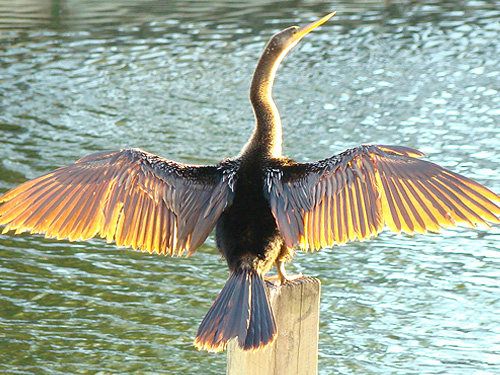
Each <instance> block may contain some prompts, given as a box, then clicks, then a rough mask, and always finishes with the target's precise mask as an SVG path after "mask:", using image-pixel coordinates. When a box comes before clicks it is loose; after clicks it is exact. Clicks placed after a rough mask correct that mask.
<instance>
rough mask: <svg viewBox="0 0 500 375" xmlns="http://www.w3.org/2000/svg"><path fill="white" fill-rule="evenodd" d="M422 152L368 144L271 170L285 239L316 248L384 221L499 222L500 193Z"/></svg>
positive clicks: (415, 225) (361, 234)
mask: <svg viewBox="0 0 500 375" xmlns="http://www.w3.org/2000/svg"><path fill="white" fill-rule="evenodd" d="M422 156H424V155H423V154H422V153H421V152H419V151H417V150H413V149H410V148H406V147H398V146H380V145H379V146H375V145H365V146H360V147H356V148H353V149H349V150H347V151H345V152H343V153H341V154H339V155H335V156H333V157H331V158H328V159H325V160H322V161H319V162H315V163H289V164H288V165H284V166H277V167H276V168H270V169H269V170H268V171H267V178H266V192H267V194H269V200H270V205H271V211H272V213H273V215H274V217H275V218H276V222H277V224H278V228H279V230H280V232H281V234H282V235H283V238H284V239H285V244H286V245H287V246H288V247H290V248H292V247H295V246H297V245H299V246H300V247H301V248H302V249H304V250H307V249H310V250H315V249H319V248H321V247H325V246H333V245H334V244H341V243H345V242H348V241H354V240H356V239H357V240H360V241H362V240H364V239H368V238H370V237H373V236H376V235H377V234H378V232H380V231H381V230H382V229H383V228H384V226H387V227H388V228H389V229H390V230H392V231H393V232H406V233H409V234H413V233H424V232H426V231H432V232H437V231H438V230H439V228H441V227H454V226H456V225H457V224H464V225H467V226H470V227H475V226H476V225H477V224H481V225H484V226H488V222H491V223H496V224H498V223H500V220H499V219H498V217H497V216H495V215H500V207H499V206H498V205H497V204H498V203H499V202H500V196H498V195H497V194H495V193H493V192H492V191H490V190H488V189H487V188H485V187H484V186H482V185H480V184H478V183H477V182H475V181H473V180H471V179H469V178H467V177H464V176H461V175H459V174H457V173H454V172H452V171H450V170H447V169H445V168H442V167H440V166H438V165H436V164H434V163H430V162H428V161H424V160H421V159H419V158H420V157H422ZM495 202H496V204H495Z"/></svg>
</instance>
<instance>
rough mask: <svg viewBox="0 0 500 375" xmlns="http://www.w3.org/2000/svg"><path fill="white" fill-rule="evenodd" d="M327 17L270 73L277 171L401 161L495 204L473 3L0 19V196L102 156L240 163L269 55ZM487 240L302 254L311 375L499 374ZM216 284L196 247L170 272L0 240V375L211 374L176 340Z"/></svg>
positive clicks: (52, 245) (17, 4)
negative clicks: (293, 164)
mask: <svg viewBox="0 0 500 375" xmlns="http://www.w3.org/2000/svg"><path fill="white" fill-rule="evenodd" d="M332 10H337V11H338V15H337V16H335V17H334V18H333V19H332V20H331V21H329V22H328V23H327V24H325V25H323V26H321V28H319V29H318V30H315V32H314V33H312V34H311V35H308V36H307V38H306V39H304V40H303V42H301V44H300V45H299V46H298V47H297V48H296V49H295V50H294V51H292V52H291V53H290V55H289V56H287V58H286V59H285V61H284V64H283V66H282V67H281V69H280V71H279V72H278V78H277V83H276V86H275V90H274V91H275V97H276V101H277V103H278V105H279V107H280V110H281V112H282V115H283V123H284V146H285V151H286V153H287V154H288V155H289V156H291V157H293V158H295V159H297V160H301V161H312V160H318V159H322V158H325V157H328V156H330V155H332V154H334V153H337V152H340V151H342V150H344V149H345V148H347V147H352V146H355V145H358V144H361V143H381V144H401V145H406V146H410V147H415V148H418V149H420V150H422V151H424V152H426V153H427V154H428V155H429V157H430V159H431V160H432V161H434V162H437V163H439V164H441V165H443V166H446V167H448V168H451V169H453V170H454V171H457V172H459V173H463V174H465V175H467V176H469V177H472V178H474V179H476V180H478V181H479V182H481V183H484V184H486V185H487V186H488V187H490V188H491V189H492V190H494V191H496V192H500V177H499V173H498V171H499V170H500V151H499V149H500V95H499V92H500V57H499V53H498V51H500V3H499V2H496V1H479V0H478V1H463V2H454V1H437V0H434V1H431V0H427V1H419V2H417V1H394V2H390V1H384V2H382V1H349V2H347V1H346V2H343V1H338V2H331V3H330V4H328V3H326V2H320V1H308V2H292V1H290V2H289V1H280V2H266V1H261V2H252V1H225V2H222V1H221V2H218V1H214V2H202V1H191V2H189V1H176V2H162V1H148V2H145V1H114V2H99V1H52V2H50V1H34V0H32V1H28V0H22V1H2V0H0V192H5V191H6V190H8V189H10V188H12V187H14V186H16V185H18V184H19V183H21V182H23V181H25V180H26V179H29V178H33V177H36V176H38V175H40V174H42V173H43V172H46V171H49V170H52V169H55V168H57V167H59V166H63V165H67V164H69V163H72V162H73V161H75V160H77V159H78V158H80V157H82V156H84V155H86V154H88V153H91V152H94V151H98V150H106V149H117V148H121V147H140V148H143V149H145V150H147V151H150V152H153V153H157V154H159V155H162V156H164V157H167V158H170V159H174V160H178V161H184V162H189V163H214V162H216V161H217V160H219V158H222V157H226V156H231V155H234V154H236V153H238V151H239V149H240V148H241V147H242V146H243V144H244V143H245V142H246V140H247V138H248V136H249V135H250V133H251V130H252V127H253V118H252V111H251V108H250V106H249V103H248V99H247V97H248V88H249V81H250V78H251V74H252V72H253V68H254V66H255V63H256V60H257V58H258V57H259V54H260V52H261V50H262V48H263V46H264V44H265V42H266V41H267V39H268V38H269V37H270V35H271V34H272V33H274V32H275V31H277V30H279V29H282V28H284V27H286V26H289V25H291V24H302V25H303V24H306V23H308V22H310V21H312V20H314V19H317V18H319V17H320V16H322V15H325V14H326V13H329V12H331V11H332ZM499 240H500V229H499V228H498V227H496V228H493V230H491V231H487V232H486V231H471V230H457V231H445V232H442V233H441V234H439V235H428V236H416V237H408V236H402V235H399V236H398V235H393V234H390V233H383V234H382V235H381V236H380V237H379V238H377V239H375V240H373V241H368V242H364V243H353V244H349V245H346V246H342V247H339V248H334V249H326V250H322V251H320V252H318V253H316V254H303V253H300V254H298V256H297V259H296V260H295V261H294V263H293V264H292V265H291V266H289V267H288V268H289V269H290V272H296V271H301V272H303V273H304V274H306V275H309V276H315V277H319V278H320V279H321V280H322V283H323V295H322V301H321V323H320V332H321V333H320V358H319V368H320V374H322V375H326V374H475V375H484V374H495V373H500V247H499ZM226 278H227V268H226V266H225V263H224V262H223V261H222V260H221V258H220V256H219V255H218V253H217V251H216V249H215V248H214V242H213V238H212V237H210V238H209V239H208V241H207V242H206V244H205V245H204V246H202V247H201V248H200V249H199V250H198V252H197V253H196V254H195V255H194V256H192V257H191V258H189V259H183V258H166V257H160V256H152V255H148V254H141V253H138V252H134V251H131V250H123V249H117V248H116V247H114V246H113V245H107V244H105V242H104V241H101V240H91V241H88V242H85V243H81V242H75V243H70V242H67V241H54V240H48V239H45V238H43V237H42V236H34V235H28V234H24V235H20V236H14V235H12V234H7V235H0V373H5V374H118V373H121V374H125V373H138V374H139V373H140V374H185V375H188V374H221V373H224V371H225V361H226V359H225V354H210V353H205V352H198V351H197V350H196V349H194V347H193V346H192V341H193V339H194V337H195V335H196V331H197V328H198V324H199V323H200V321H201V319H202V318H203V316H204V315H205V313H206V312H207V311H208V309H209V307H210V305H211V304H212V303H213V301H214V299H215V297H216V295H217V293H218V292H219V290H220V289H221V288H222V285H223V284H224V282H225V280H226Z"/></svg>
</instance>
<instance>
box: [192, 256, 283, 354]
mask: <svg viewBox="0 0 500 375" xmlns="http://www.w3.org/2000/svg"><path fill="white" fill-rule="evenodd" d="M266 289H267V288H266V286H265V285H264V279H263V278H262V275H261V274H260V273H258V272H257V271H255V270H253V269H251V268H250V267H245V266H242V267H240V268H238V269H236V270H234V271H233V272H232V273H231V275H230V277H229V279H228V280H227V282H226V285H224V288H223V289H222V291H221V292H220V294H219V296H218V297H217V299H216V300H215V302H214V304H213V305H212V307H211V308H210V310H209V311H208V313H207V315H206V316H205V318H204V319H203V321H202V322H201V324H200V328H199V329H198V334H197V335H196V339H195V341H194V345H195V346H196V347H197V348H198V349H203V350H208V351H212V352H218V351H221V350H224V349H225V348H226V344H227V342H228V341H229V340H230V339H232V338H235V337H238V344H239V346H240V347H241V348H242V349H243V350H257V349H259V348H262V347H265V346H267V345H269V344H272V343H273V342H274V340H275V339H276V335H277V329H276V322H275V320H274V314H273V312H272V309H271V305H270V303H269V299H268V296H267V291H266Z"/></svg>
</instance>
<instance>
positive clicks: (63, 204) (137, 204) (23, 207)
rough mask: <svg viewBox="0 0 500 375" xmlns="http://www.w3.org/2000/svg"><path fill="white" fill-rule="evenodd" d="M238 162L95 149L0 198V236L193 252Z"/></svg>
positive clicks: (227, 198) (228, 195) (225, 196)
mask: <svg viewBox="0 0 500 375" xmlns="http://www.w3.org/2000/svg"><path fill="white" fill-rule="evenodd" d="M237 168H238V165H237V163H236V162H233V161H226V162H223V163H221V164H219V165H217V166H190V165H185V164H179V163H175V162H172V161H169V160H166V159H163V158H160V157H158V156H155V155H152V154H149V153H147V152H144V151H142V150H139V149H131V150H118V151H105V152H98V153H95V154H92V155H89V156H86V157H84V158H82V159H80V160H79V161H77V162H76V163H75V164H73V165H70V166H67V167H63V168H59V169H57V170H55V171H53V172H49V173H47V174H45V175H43V176H41V177H38V178H35V179H33V180H30V181H27V182H25V183H24V184H22V185H20V186H18V187H16V188H14V189H12V190H10V191H8V192H6V193H5V194H4V195H3V196H1V197H0V225H5V228H4V229H3V232H2V233H5V232H7V231H9V230H15V231H16V233H21V232H25V231H31V232H32V233H45V234H46V236H47V237H55V238H57V239H62V238H68V239H70V240H71V241H73V240H77V239H81V240H86V239H88V238H91V237H94V236H96V235H97V234H99V235H100V236H101V237H103V238H106V240H107V241H108V242H112V241H116V244H117V245H118V246H126V247H133V248H134V249H141V250H144V251H149V252H156V253H162V254H170V255H182V254H183V253H184V252H185V251H187V252H188V255H189V254H191V253H193V252H194V251H195V250H196V248H198V247H199V246H200V245H201V244H202V243H203V242H204V241H205V239H206V237H207V236H208V234H209V233H210V231H211V230H212V229H213V227H214V226H215V223H216V222H217V220H218V218H219V216H220V214H221V213H222V211H223V210H224V209H225V208H226V207H227V206H228V205H230V204H231V200H232V196H233V185H234V178H235V173H236V171H237Z"/></svg>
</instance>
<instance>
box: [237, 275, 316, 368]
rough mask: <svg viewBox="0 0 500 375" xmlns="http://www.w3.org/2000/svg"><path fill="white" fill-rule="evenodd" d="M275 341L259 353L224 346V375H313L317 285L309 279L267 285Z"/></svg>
mask: <svg viewBox="0 0 500 375" xmlns="http://www.w3.org/2000/svg"><path fill="white" fill-rule="evenodd" d="M267 287H268V288H269V297H270V300H271V305H272V307H273V311H274V316H275V318H276V324H277V326H278V338H277V339H276V341H275V342H274V344H273V345H271V346H270V347H268V348H266V349H265V350H262V351H257V352H254V353H252V352H244V351H242V350H241V349H240V348H239V346H238V343H237V342H236V340H232V341H230V342H229V343H228V348H227V375H316V374H317V373H318V331H319V299H320V287H321V283H320V281H319V280H318V279H315V278H312V277H302V278H300V279H297V280H294V281H290V282H287V283H285V284H283V285H281V286H276V285H274V284H272V283H270V282H267Z"/></svg>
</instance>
